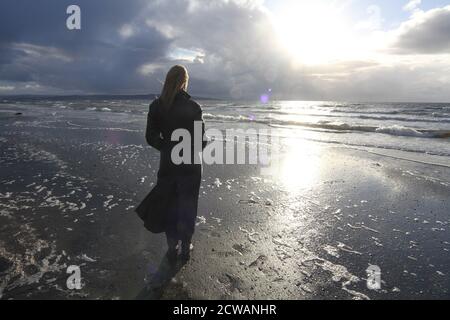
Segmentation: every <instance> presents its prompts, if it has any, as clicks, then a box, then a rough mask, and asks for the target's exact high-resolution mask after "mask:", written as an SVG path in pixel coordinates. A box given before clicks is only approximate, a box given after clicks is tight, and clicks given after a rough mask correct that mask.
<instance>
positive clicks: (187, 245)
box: [181, 238, 191, 263]
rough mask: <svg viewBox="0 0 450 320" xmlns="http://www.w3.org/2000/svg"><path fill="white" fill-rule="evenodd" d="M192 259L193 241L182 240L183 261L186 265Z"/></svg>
mask: <svg viewBox="0 0 450 320" xmlns="http://www.w3.org/2000/svg"><path fill="white" fill-rule="evenodd" d="M190 258H191V239H190V238H189V239H185V240H182V243H181V260H182V261H183V262H184V263H186V262H188V261H189V259H190Z"/></svg>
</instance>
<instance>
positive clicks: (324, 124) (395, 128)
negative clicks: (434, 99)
mask: <svg viewBox="0 0 450 320" xmlns="http://www.w3.org/2000/svg"><path fill="white" fill-rule="evenodd" d="M203 117H204V118H205V119H210V120H217V121H227V122H250V123H259V124H265V125H278V126H299V127H306V128H314V129H325V130H337V131H360V132H372V133H383V134H389V135H394V136H406V137H419V138H448V137H450V131H448V130H425V129H416V128H411V127H405V126H400V125H392V126H380V127H379V126H370V125H362V124H349V123H343V122H331V121H318V122H307V121H302V120H284V119H276V118H273V117H264V118H256V117H253V116H244V115H237V116H233V115H221V114H211V113H205V114H204V115H203Z"/></svg>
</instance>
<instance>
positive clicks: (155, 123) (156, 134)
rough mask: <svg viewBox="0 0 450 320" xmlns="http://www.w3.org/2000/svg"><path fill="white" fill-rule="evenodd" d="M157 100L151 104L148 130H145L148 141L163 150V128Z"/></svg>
mask: <svg viewBox="0 0 450 320" xmlns="http://www.w3.org/2000/svg"><path fill="white" fill-rule="evenodd" d="M157 107H158V102H157V100H155V101H153V102H152V103H151V104H150V108H149V111H148V116H147V130H146V131H145V139H146V140H147V143H148V144H149V145H150V146H152V147H153V148H155V149H157V150H161V148H162V146H163V143H164V140H163V139H162V138H161V129H160V123H159V117H158V116H157V110H156V109H157Z"/></svg>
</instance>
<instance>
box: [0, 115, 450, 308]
mask: <svg viewBox="0 0 450 320" xmlns="http://www.w3.org/2000/svg"><path fill="white" fill-rule="evenodd" d="M144 120H145V119H144V118H143V117H134V116H131V115H121V114H119V115H114V116H111V117H110V118H108V119H107V120H106V119H102V121H98V119H86V118H77V117H76V116H74V115H73V114H68V115H64V117H58V116H56V117H54V118H52V117H49V118H44V117H42V116H35V115H32V114H27V113H24V114H23V115H20V116H12V115H9V116H3V117H2V118H0V122H1V126H0V148H1V156H0V168H1V169H0V171H1V181H0V184H1V190H0V297H1V298H2V299H135V298H139V299H160V298H161V299H174V298H176V299H419V298H424V299H448V298H450V294H449V292H448V283H450V268H449V266H450V255H449V249H450V240H449V239H450V230H449V223H450V216H449V215H448V212H449V209H450V205H449V202H448V199H449V196H450V179H449V168H448V167H445V166H434V165H428V164H422V163H417V162H412V161H407V160H400V159H396V158H393V157H385V156H381V155H377V154H373V153H369V152H366V151H363V150H356V149H352V148H346V147H343V146H336V145H332V144H321V143H315V142H310V141H304V140H302V139H301V137H299V139H293V140H290V141H285V142H284V144H285V147H284V148H283V150H282V152H281V159H282V161H281V163H282V167H283V168H284V169H283V170H282V172H281V173H280V174H277V175H274V176H264V175H261V168H260V167H258V166H250V165H226V166H219V165H212V166H205V167H204V175H203V182H202V187H201V188H202V189H201V197H200V203H199V213H198V219H197V227H196V233H195V236H194V251H193V253H192V259H191V261H189V262H188V263H187V264H186V265H183V266H182V265H179V266H178V267H177V268H176V270H169V269H168V268H167V264H166V262H165V260H164V254H165V250H166V245H165V239H164V236H163V235H154V234H150V233H148V232H147V231H146V230H145V229H144V228H143V226H142V223H141V221H140V220H139V218H138V217H137V215H136V214H135V213H134V212H133V209H134V206H135V205H137V204H138V203H139V201H140V200H141V199H142V198H143V197H144V196H145V195H146V193H147V192H148V191H149V190H150V188H151V187H152V185H153V183H154V182H155V179H156V170H157V165H158V154H157V152H155V151H154V150H152V149H151V148H150V147H148V146H146V143H145V140H144V138H143V128H144V127H143V126H144ZM69 265H78V266H80V268H81V276H82V289H81V290H69V289H68V288H67V286H66V279H67V277H68V276H69V275H68V274H67V273H66V269H67V267H68V266H69ZM369 265H378V266H379V267H380V269H381V279H382V283H381V289H380V290H370V289H368V288H367V286H366V277H367V275H366V269H367V267H368V266H369Z"/></svg>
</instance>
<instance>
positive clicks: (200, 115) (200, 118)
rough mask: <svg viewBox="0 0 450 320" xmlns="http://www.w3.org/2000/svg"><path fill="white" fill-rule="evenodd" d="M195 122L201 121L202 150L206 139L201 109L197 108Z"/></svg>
mask: <svg viewBox="0 0 450 320" xmlns="http://www.w3.org/2000/svg"><path fill="white" fill-rule="evenodd" d="M195 121H201V122H202V150H203V149H205V147H206V145H207V144H208V137H207V136H206V135H205V121H204V120H203V111H202V108H201V107H200V106H199V112H197V114H196V117H195Z"/></svg>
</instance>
